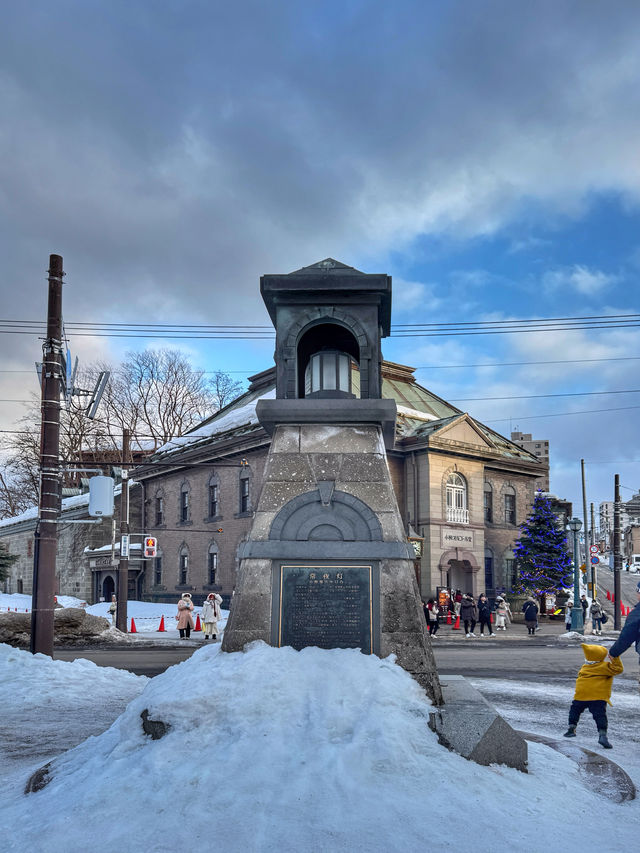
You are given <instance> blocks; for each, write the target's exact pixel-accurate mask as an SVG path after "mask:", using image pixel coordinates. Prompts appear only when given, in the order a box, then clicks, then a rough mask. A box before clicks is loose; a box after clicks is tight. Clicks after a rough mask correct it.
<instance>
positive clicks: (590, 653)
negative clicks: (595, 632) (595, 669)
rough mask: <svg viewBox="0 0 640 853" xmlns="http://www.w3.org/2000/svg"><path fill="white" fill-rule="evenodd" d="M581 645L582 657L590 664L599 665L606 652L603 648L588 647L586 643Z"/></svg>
mask: <svg viewBox="0 0 640 853" xmlns="http://www.w3.org/2000/svg"><path fill="white" fill-rule="evenodd" d="M581 645H582V651H583V652H584V656H585V657H586V659H587V660H588V661H589V662H591V663H600V662H601V661H603V660H604V659H605V658H606V656H607V650H606V648H605V647H604V646H589V645H587V644H586V643H582V644H581Z"/></svg>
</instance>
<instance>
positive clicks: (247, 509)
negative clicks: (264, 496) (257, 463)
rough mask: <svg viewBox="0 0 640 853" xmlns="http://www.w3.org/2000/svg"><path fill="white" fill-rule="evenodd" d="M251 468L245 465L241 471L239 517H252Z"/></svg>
mask: <svg viewBox="0 0 640 853" xmlns="http://www.w3.org/2000/svg"><path fill="white" fill-rule="evenodd" d="M251 477H252V473H251V468H249V466H248V465H247V464H246V462H245V463H244V464H243V466H242V468H241V469H240V478H239V480H238V486H239V490H238V515H240V516H246V515H251Z"/></svg>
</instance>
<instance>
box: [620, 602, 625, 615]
mask: <svg viewBox="0 0 640 853" xmlns="http://www.w3.org/2000/svg"><path fill="white" fill-rule="evenodd" d="M620 612H621V613H622V615H623V616H624V604H623V603H622V602H620Z"/></svg>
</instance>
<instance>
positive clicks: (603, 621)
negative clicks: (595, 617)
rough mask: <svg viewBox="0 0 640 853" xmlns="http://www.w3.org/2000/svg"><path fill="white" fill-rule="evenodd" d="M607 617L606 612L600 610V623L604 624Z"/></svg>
mask: <svg viewBox="0 0 640 853" xmlns="http://www.w3.org/2000/svg"><path fill="white" fill-rule="evenodd" d="M608 619H609V617H608V616H607V614H606V613H605V612H604V610H603V611H602V616H601V617H600V621H601V622H602V624H603V625H604V623H605V622H606V621H607V620H608Z"/></svg>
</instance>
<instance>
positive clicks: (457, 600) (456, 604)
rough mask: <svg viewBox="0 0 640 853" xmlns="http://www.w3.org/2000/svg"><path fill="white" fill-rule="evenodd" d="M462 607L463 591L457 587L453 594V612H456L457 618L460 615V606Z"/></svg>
mask: <svg viewBox="0 0 640 853" xmlns="http://www.w3.org/2000/svg"><path fill="white" fill-rule="evenodd" d="M461 607H462V592H461V591H460V590H459V589H457V590H456V594H455V595H454V596H453V612H454V614H455V617H456V619H457V618H458V616H459V615H460V608H461Z"/></svg>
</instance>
